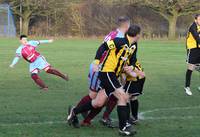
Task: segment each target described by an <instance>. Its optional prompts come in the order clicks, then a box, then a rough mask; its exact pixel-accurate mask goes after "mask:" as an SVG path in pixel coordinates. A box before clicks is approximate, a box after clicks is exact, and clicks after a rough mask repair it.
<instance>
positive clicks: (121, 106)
mask: <svg viewBox="0 0 200 137" xmlns="http://www.w3.org/2000/svg"><path fill="white" fill-rule="evenodd" d="M113 94H114V95H115V97H117V98H118V103H117V114H118V119H119V133H120V135H123V136H130V135H133V134H135V133H136V132H135V131H131V128H130V125H128V124H127V121H128V118H129V113H130V108H129V107H128V106H127V102H128V98H129V96H128V94H126V93H125V92H124V89H123V88H118V89H116V90H115V92H114V93H113Z"/></svg>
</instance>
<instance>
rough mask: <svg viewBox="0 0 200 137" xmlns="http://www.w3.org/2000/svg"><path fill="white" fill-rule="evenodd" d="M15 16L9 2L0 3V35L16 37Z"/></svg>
mask: <svg viewBox="0 0 200 137" xmlns="http://www.w3.org/2000/svg"><path fill="white" fill-rule="evenodd" d="M15 36H16V27H15V22H14V17H13V14H12V11H11V9H10V6H9V5H8V4H0V37H15Z"/></svg>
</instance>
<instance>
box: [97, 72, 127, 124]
mask: <svg viewBox="0 0 200 137" xmlns="http://www.w3.org/2000/svg"><path fill="white" fill-rule="evenodd" d="M120 83H121V84H122V85H125V83H126V75H124V74H122V75H121V76H120ZM117 101H118V99H117V98H116V97H115V96H114V95H111V96H110V97H109V98H108V102H107V103H106V109H105V111H104V113H103V118H102V119H101V120H100V123H102V124H103V125H105V126H107V127H112V128H113V127H115V126H114V125H113V124H112V119H111V118H110V114H111V113H112V111H113V109H114V108H115V106H116V105H117ZM128 106H129V104H128Z"/></svg>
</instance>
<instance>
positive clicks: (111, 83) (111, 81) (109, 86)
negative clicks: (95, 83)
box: [99, 72, 122, 97]
mask: <svg viewBox="0 0 200 137" xmlns="http://www.w3.org/2000/svg"><path fill="white" fill-rule="evenodd" d="M99 79H100V89H105V92H106V95H107V96H108V97H109V96H110V94H111V93H112V92H114V91H115V90H116V89H117V88H120V87H122V86H121V84H120V82H119V80H118V78H117V76H116V74H115V73H114V72H99Z"/></svg>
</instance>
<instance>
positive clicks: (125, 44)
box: [97, 36, 137, 77]
mask: <svg viewBox="0 0 200 137" xmlns="http://www.w3.org/2000/svg"><path fill="white" fill-rule="evenodd" d="M136 46H137V43H133V44H132V43H130V41H129V36H126V37H125V38H115V39H114V40H111V41H107V42H105V43H103V44H102V45H101V50H99V52H97V55H98V54H99V55H101V52H104V51H105V50H106V51H107V52H106V55H105V57H104V59H103V61H102V63H101V64H100V72H114V73H115V74H116V76H117V77H118V76H119V75H120V74H121V73H122V71H123V67H124V65H126V64H127V63H128V62H131V63H132V62H133V60H134V59H133V58H134V57H135V56H134V52H135V49H136ZM131 63H130V64H131Z"/></svg>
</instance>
